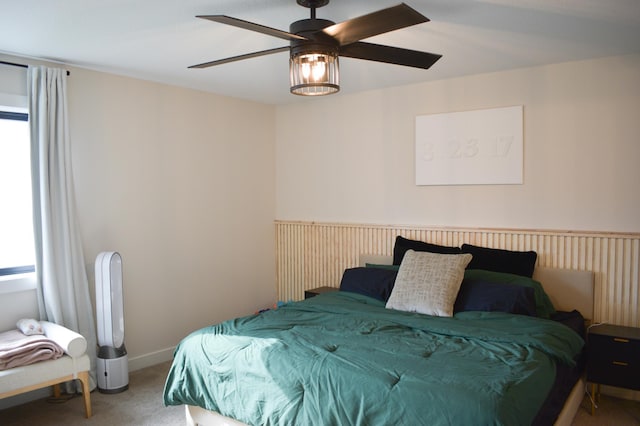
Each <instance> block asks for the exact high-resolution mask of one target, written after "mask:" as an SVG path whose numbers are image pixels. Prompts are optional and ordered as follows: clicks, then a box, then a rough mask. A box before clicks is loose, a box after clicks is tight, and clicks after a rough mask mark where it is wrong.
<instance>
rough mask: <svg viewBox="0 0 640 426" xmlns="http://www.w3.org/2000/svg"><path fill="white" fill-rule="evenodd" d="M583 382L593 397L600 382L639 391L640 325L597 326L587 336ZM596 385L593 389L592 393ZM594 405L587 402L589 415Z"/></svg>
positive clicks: (592, 412) (598, 391)
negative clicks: (589, 406) (586, 383)
mask: <svg viewBox="0 0 640 426" xmlns="http://www.w3.org/2000/svg"><path fill="white" fill-rule="evenodd" d="M587 381H589V382H591V383H592V386H591V393H592V395H593V397H594V398H595V397H596V396H599V393H600V385H601V384H602V385H609V386H616V387H620V388H626V389H634V390H640V328H634V327H624V326H620V325H608V324H604V325H599V326H594V327H591V328H590V329H589V335H588V337H587ZM596 386H597V392H596ZM594 412H595V404H594V403H592V404H591V414H594Z"/></svg>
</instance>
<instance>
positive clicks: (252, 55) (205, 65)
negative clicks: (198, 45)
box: [189, 46, 290, 68]
mask: <svg viewBox="0 0 640 426" xmlns="http://www.w3.org/2000/svg"><path fill="white" fill-rule="evenodd" d="M289 48H290V47H289V46H283V47H276V48H275V49H268V50H261V51H259V52H253V53H247V54H245V55H239V56H232V57H230V58H225V59H218V60H217V61H211V62H205V63H202V64H198V65H191V66H190V67H189V68H208V67H212V66H214V65H221V64H226V63H229V62H235V61H241V60H242V59H249V58H256V57H258V56H264V55H270V54H272V53H278V52H284V51H288V50H289Z"/></svg>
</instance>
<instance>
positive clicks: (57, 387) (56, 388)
mask: <svg viewBox="0 0 640 426" xmlns="http://www.w3.org/2000/svg"><path fill="white" fill-rule="evenodd" d="M53 397H54V398H56V399H57V398H60V383H56V384H55V385H53Z"/></svg>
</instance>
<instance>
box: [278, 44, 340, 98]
mask: <svg viewBox="0 0 640 426" xmlns="http://www.w3.org/2000/svg"><path fill="white" fill-rule="evenodd" d="M289 77H290V80H291V93H293V94H295V95H302V96H319V95H330V94H331V93H336V92H338V91H339V90H340V70H339V66H338V55H337V53H333V52H300V53H295V54H294V53H292V54H291V59H290V61H289Z"/></svg>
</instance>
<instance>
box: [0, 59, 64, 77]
mask: <svg viewBox="0 0 640 426" xmlns="http://www.w3.org/2000/svg"><path fill="white" fill-rule="evenodd" d="M0 64H2V65H9V66H12V67H19V68H29V65H25V64H16V63H15V62H7V61H0ZM67 75H71V72H69V71H67Z"/></svg>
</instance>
